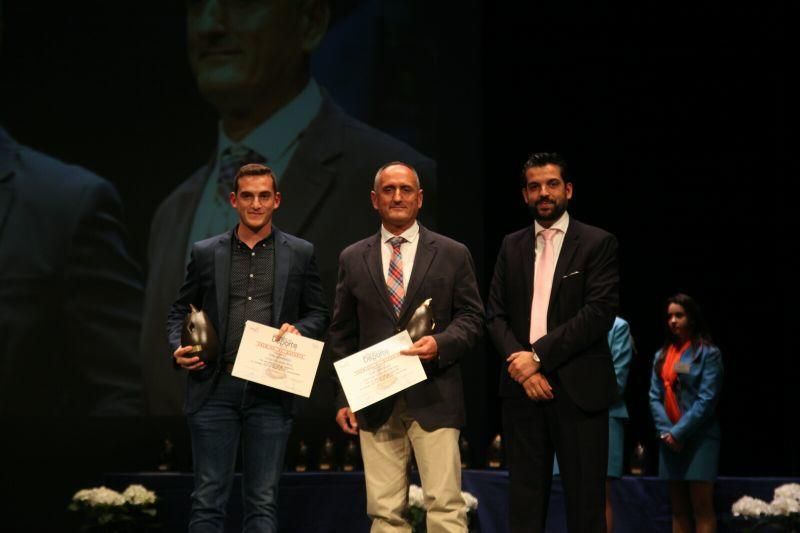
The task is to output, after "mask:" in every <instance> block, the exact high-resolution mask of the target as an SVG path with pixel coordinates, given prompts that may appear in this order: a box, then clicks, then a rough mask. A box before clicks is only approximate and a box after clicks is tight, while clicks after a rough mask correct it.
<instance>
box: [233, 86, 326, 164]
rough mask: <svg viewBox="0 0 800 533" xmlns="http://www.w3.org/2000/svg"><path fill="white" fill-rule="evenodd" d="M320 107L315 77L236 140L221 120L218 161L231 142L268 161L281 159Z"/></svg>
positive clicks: (320, 102) (320, 97) (319, 94)
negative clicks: (285, 102)
mask: <svg viewBox="0 0 800 533" xmlns="http://www.w3.org/2000/svg"><path fill="white" fill-rule="evenodd" d="M321 107H322V92H321V91H320V88H319V85H318V84H317V82H316V81H315V80H314V78H310V79H309V80H308V83H307V84H306V86H305V88H304V89H303V90H302V91H300V93H299V94H298V95H297V96H295V97H294V98H293V99H292V100H291V101H290V102H289V103H288V104H286V105H285V106H283V107H282V108H280V109H279V110H278V111H277V112H276V113H275V114H273V115H272V116H270V117H269V118H268V119H267V120H265V121H264V122H262V123H261V124H259V125H258V126H257V127H256V129H254V130H253V131H251V132H250V133H248V134H247V136H246V137H245V138H244V139H242V140H241V141H240V142H238V143H236V142H234V141H232V140H231V139H230V138H229V137H228V136H227V135H226V134H225V131H224V130H223V129H222V122H220V123H219V124H218V126H217V161H221V160H222V154H223V152H225V150H227V149H228V148H231V147H233V146H242V147H245V148H249V149H250V150H253V151H254V152H256V153H257V154H258V155H260V156H261V157H263V158H264V159H266V160H267V163H268V164H269V161H271V160H272V161H274V160H276V159H280V158H281V157H282V156H283V154H284V153H285V152H286V151H287V150H288V149H289V148H290V147H291V146H292V145H293V144H294V143H295V141H297V138H298V137H299V136H300V134H301V133H302V132H303V131H304V130H305V129H306V128H307V127H308V125H309V124H311V121H312V120H314V117H315V116H317V113H318V112H319V110H320V108H321Z"/></svg>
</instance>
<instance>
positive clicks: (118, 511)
mask: <svg viewBox="0 0 800 533" xmlns="http://www.w3.org/2000/svg"><path fill="white" fill-rule="evenodd" d="M156 501H157V498H156V494H155V493H154V492H152V491H150V490H147V489H146V488H144V487H143V486H142V485H130V486H128V488H127V489H125V491H124V492H122V493H119V492H117V491H115V490H112V489H109V488H108V487H93V488H90V489H82V490H79V491H78V492H76V493H75V494H74V495H73V496H72V501H71V502H70V504H69V507H68V508H69V510H70V511H72V512H73V513H74V514H75V516H76V517H77V519H78V521H79V531H81V532H86V533H89V532H97V533H100V532H109V533H110V532H115V533H116V532H119V533H123V532H134V531H137V532H138V531H146V530H147V529H152V528H154V527H156V525H157V523H156Z"/></svg>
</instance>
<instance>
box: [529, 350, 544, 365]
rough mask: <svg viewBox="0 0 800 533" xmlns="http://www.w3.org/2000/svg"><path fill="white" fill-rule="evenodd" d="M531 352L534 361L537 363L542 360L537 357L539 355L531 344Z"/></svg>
mask: <svg viewBox="0 0 800 533" xmlns="http://www.w3.org/2000/svg"><path fill="white" fill-rule="evenodd" d="M531 354H532V355H533V360H534V361H536V362H537V363H541V362H542V360H541V359H539V356H538V355H537V354H536V350H534V349H533V346H531Z"/></svg>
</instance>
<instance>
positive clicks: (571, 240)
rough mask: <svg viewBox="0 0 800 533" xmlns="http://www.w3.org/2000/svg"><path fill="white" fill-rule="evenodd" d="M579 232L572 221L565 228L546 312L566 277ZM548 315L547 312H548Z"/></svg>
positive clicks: (550, 307)
mask: <svg viewBox="0 0 800 533" xmlns="http://www.w3.org/2000/svg"><path fill="white" fill-rule="evenodd" d="M579 237H580V230H579V229H578V228H577V223H576V222H575V221H574V220H573V221H571V222H570V224H569V227H568V228H567V233H566V235H564V242H563V243H562V244H561V253H560V254H558V262H557V263H556V270H555V272H554V273H553V286H552V289H551V290H550V302H549V303H548V310H549V309H553V302H554V301H555V298H556V295H557V294H558V289H559V288H560V287H561V280H563V279H564V276H565V275H567V274H568V273H569V272H567V269H568V268H569V266H570V265H571V264H572V258H573V257H574V256H575V251H576V250H577V249H578V245H579V243H580V239H579ZM548 314H549V312H548Z"/></svg>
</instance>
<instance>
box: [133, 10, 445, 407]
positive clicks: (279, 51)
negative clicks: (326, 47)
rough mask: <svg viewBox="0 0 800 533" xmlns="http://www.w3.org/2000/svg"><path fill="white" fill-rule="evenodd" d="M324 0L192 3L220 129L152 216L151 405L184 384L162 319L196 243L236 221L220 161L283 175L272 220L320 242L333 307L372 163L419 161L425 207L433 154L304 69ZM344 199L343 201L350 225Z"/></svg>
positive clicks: (169, 399) (200, 81) (193, 42)
mask: <svg viewBox="0 0 800 533" xmlns="http://www.w3.org/2000/svg"><path fill="white" fill-rule="evenodd" d="M328 4H329V3H328V2H327V1H325V0H313V1H310V2H293V1H287V0H279V1H277V2H268V3H264V2H250V3H247V4H244V3H241V5H239V4H237V3H226V2H216V1H211V0H198V1H196V2H190V3H189V7H188V13H187V37H188V48H189V60H190V63H191V66H192V70H193V72H194V74H195V77H196V79H197V85H198V89H199V90H200V92H201V94H202V95H203V97H204V98H205V99H206V100H208V101H209V102H210V103H211V104H212V106H213V107H214V108H215V109H216V110H217V112H218V114H219V116H220V127H219V132H218V134H217V148H216V150H215V152H214V153H213V154H212V156H211V157H210V159H209V162H208V163H207V164H206V165H205V166H203V167H202V168H201V169H199V170H198V171H197V172H195V174H194V175H193V176H191V177H190V178H189V179H188V180H186V181H185V182H184V183H182V184H181V185H180V186H179V187H178V188H177V189H176V190H175V191H174V192H173V193H172V194H170V195H169V196H168V197H167V198H166V199H165V200H164V201H163V202H162V204H161V205H160V206H159V208H158V210H157V212H156V214H155V216H154V218H153V223H152V228H151V232H150V241H149V244H148V269H149V270H148V277H147V284H146V293H145V310H144V318H143V326H142V329H143V331H142V343H141V349H142V360H143V362H144V371H145V386H146V396H147V403H148V408H149V411H150V413H152V414H156V415H175V414H179V413H180V405H181V402H182V398H183V388H184V382H183V380H182V379H181V377H180V376H179V375H178V374H177V373H174V372H170V371H169V368H167V367H166V366H165V364H164V359H163V357H162V356H163V354H164V353H165V352H166V350H167V347H166V345H165V342H164V332H163V330H164V317H165V315H166V313H167V310H168V309H169V306H170V304H171V299H172V297H173V295H174V294H175V293H176V292H177V290H178V288H179V287H180V284H181V277H182V272H183V271H184V268H185V265H186V260H187V250H188V249H189V247H190V245H191V243H192V242H195V241H197V240H201V239H204V238H207V237H210V236H211V235H215V234H217V233H220V232H222V231H224V229H225V228H227V227H230V226H231V225H233V224H234V223H235V219H234V218H231V219H228V218H226V217H228V216H231V217H233V214H231V212H230V210H229V209H228V208H227V197H225V196H224V195H219V194H217V192H218V191H219V187H218V183H219V182H225V183H227V181H229V178H226V169H229V168H239V166H241V165H243V164H245V163H253V162H265V163H266V164H268V165H269V166H270V167H271V168H272V169H273V170H275V171H276V174H277V175H279V176H280V189H281V190H282V191H283V192H284V195H285V196H286V198H287V202H286V204H285V205H284V207H283V209H281V212H280V213H279V214H277V215H276V223H277V224H279V225H280V227H281V228H283V229H284V230H285V231H287V232H289V233H292V234H294V235H297V236H299V237H302V238H304V239H307V240H309V241H311V242H314V243H315V246H316V255H317V258H318V260H319V263H318V264H319V269H320V274H321V277H322V281H323V287H324V288H325V291H326V299H327V301H328V303H329V304H331V303H332V301H333V288H334V286H335V284H336V268H337V258H338V256H339V252H341V250H342V249H343V248H344V247H345V246H347V245H348V244H350V243H352V242H353V241H354V240H356V239H358V238H360V237H361V236H362V235H365V234H366V233H367V232H368V231H369V230H370V228H372V225H373V224H374V220H373V215H372V211H371V209H369V206H368V205H366V203H365V204H364V205H362V204H360V203H356V204H353V203H352V202H351V200H352V191H353V190H354V189H356V190H357V188H358V187H359V186H360V185H361V184H362V183H364V180H365V179H369V177H370V176H371V175H372V173H373V172H374V169H375V168H377V167H379V166H380V165H381V164H383V163H384V162H386V161H390V160H395V159H401V160H403V161H408V162H409V163H411V164H413V165H415V166H416V168H418V169H419V170H420V172H422V173H423V174H424V175H425V178H426V180H427V186H426V189H427V191H428V198H427V201H428V203H429V205H432V204H431V201H432V200H433V197H432V196H433V194H432V193H434V191H435V164H434V162H433V161H432V160H430V159H428V158H426V157H425V156H423V155H422V154H420V153H418V152H416V151H414V150H413V149H412V148H411V147H409V146H408V145H406V144H404V143H402V142H400V141H398V140H396V139H393V138H392V137H390V136H388V135H386V134H385V133H383V132H380V131H378V130H375V129H374V128H371V127H369V126H367V125H365V124H363V123H361V122H359V121H357V120H355V119H354V118H352V117H350V116H348V115H347V114H346V113H345V112H344V111H342V109H340V108H339V107H338V106H337V105H336V104H335V103H334V101H333V100H332V99H331V98H330V97H329V95H328V94H327V92H326V91H325V90H324V89H322V88H320V87H319V85H317V83H316V81H315V80H314V79H313V77H312V76H311V72H310V60H311V53H312V52H313V51H314V49H315V48H316V47H317V45H318V44H319V43H320V41H321V40H322V38H323V37H324V35H325V32H326V30H327V26H328V20H329V18H330V16H331V15H330V9H329V5H328ZM225 194H227V191H225ZM342 206H347V215H346V216H347V223H346V224H342V223H341V221H342ZM326 387H329V384H328V383H326V382H324V380H323V382H318V383H316V384H315V385H314V391H315V393H314V396H315V397H320V396H322V397H325V396H327V398H326V399H325V398H323V401H322V405H318V407H319V408H320V410H322V409H323V405H327V403H329V402H330V400H331V397H332V394H333V392H332V390H330V389H329V388H328V390H327V393H326V391H325V389H326ZM320 393H322V394H320ZM312 401H317V400H315V398H313V397H312ZM326 402H327V403H326ZM317 403H319V402H317Z"/></svg>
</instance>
